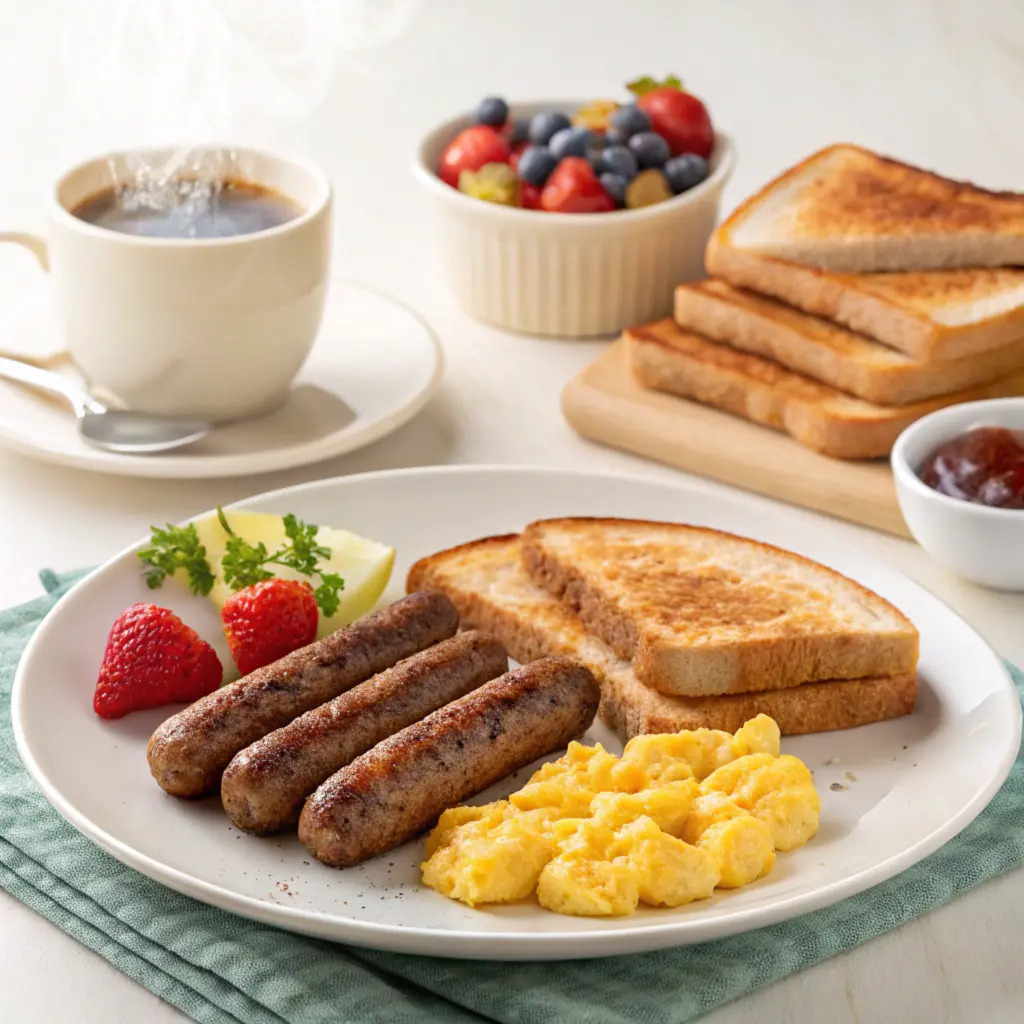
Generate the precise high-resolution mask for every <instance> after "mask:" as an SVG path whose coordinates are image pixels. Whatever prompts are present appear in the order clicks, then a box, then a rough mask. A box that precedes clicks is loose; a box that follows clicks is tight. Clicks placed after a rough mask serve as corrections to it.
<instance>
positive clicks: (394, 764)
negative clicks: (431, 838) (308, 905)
mask: <svg viewBox="0 0 1024 1024" xmlns="http://www.w3.org/2000/svg"><path fill="white" fill-rule="evenodd" d="M599 697H600V690H599V689H598V686H597V683H596V682H595V681H594V677H593V676H592V675H591V674H590V672H588V671H587V669H585V668H584V667H583V666H582V665H580V664H578V663H577V662H575V661H572V660H570V659H569V658H542V659H541V660H540V661H534V662H532V663H531V664H529V665H524V666H523V667H522V668H518V669H515V670H514V671H512V672H508V673H506V674H505V675H503V676H501V677H500V678H499V679H492V680H491V682H489V683H485V684H484V685H483V686H481V687H480V688H479V689H478V690H474V691H473V692H472V693H470V694H468V695H467V696H465V697H461V698H460V699H459V700H457V701H453V702H452V703H451V704H449V705H448V706H447V707H443V708H441V710H440V711H435V712H434V713H433V714H432V715H430V716H429V717H427V718H425V719H424V720H423V721H422V722H417V723H416V725H410V726H409V727H408V728H407V729H403V730H402V731H401V732H399V733H396V734H395V735H394V736H392V737H391V738H390V739H386V740H384V742H383V743H378V744H377V746H375V747H374V748H373V749H372V750H370V751H368V752H367V753H365V754H363V755H362V756H361V757H357V758H356V759H355V760H354V761H353V762H352V763H351V764H350V765H347V766H346V767H345V768H342V769H341V771H339V772H336V773H335V774H334V775H332V776H331V777H330V778H329V779H328V780H327V781H326V782H325V783H324V784H323V785H322V786H320V788H319V789H318V790H317V791H316V792H315V793H314V794H313V795H312V796H311V797H310V798H309V799H308V800H307V801H306V806H305V807H303V809H302V814H301V816H300V817H299V839H300V841H301V842H302V843H303V844H304V845H305V846H306V847H307V848H308V849H309V851H310V852H311V853H312V854H313V856H314V857H316V858H317V859H318V860H321V861H323V862H324V863H325V864H330V865H332V866H333V867H348V866H349V865H352V864H358V863H359V862H360V861H363V860H366V859H367V858H368V857H373V856H374V855H376V854H378V853H383V852H384V851H386V850H390V849H392V848H394V847H395V846H398V845H399V844H401V843H404V842H405V841H406V840H407V839H410V838H411V837H412V836H414V835H416V834H417V833H418V832H421V831H422V830H423V829H425V828H426V827H427V826H428V825H431V824H432V823H433V822H434V821H436V820H437V818H438V816H439V815H440V814H441V812H442V811H443V810H445V808H447V807H453V806H455V804H457V803H459V802H460V801H462V800H465V799H466V798H467V797H471V796H473V795H474V794H475V793H479V792H480V791H481V790H483V789H486V788H487V787H488V786H489V785H491V784H492V783H493V782H497V780H498V779H501V778H504V777H505V776H506V775H509V774H510V773H511V772H514V771H515V770H516V769H517V768H522V767H523V766H524V765H527V764H529V763H530V762H531V761H533V760H535V759H536V758H538V757H543V755H544V754H549V753H551V751H553V750H558V749H559V748H560V747H564V746H565V745H566V744H567V743H568V742H569V740H571V739H575V738H576V737H579V736H581V735H582V734H583V733H584V731H585V730H586V729H587V728H588V727H589V725H590V723H591V722H592V721H593V720H594V714H595V712H596V711H597V704H598V699H599Z"/></svg>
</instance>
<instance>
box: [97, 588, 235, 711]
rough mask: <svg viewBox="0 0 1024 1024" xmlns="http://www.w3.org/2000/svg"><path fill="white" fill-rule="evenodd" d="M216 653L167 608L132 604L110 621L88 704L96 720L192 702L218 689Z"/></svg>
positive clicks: (221, 674)
mask: <svg viewBox="0 0 1024 1024" xmlns="http://www.w3.org/2000/svg"><path fill="white" fill-rule="evenodd" d="M223 678H224V670H223V669H222V668H221V664H220V659H219V658H218V657H217V652H216V651H214V649H213V648H212V647H211V646H210V645H209V644H208V643H207V642H206V641H205V640H203V639H202V638H201V637H200V636H199V634H198V633H197V632H196V631H195V630H194V629H192V628H191V627H190V626H186V625H185V623H184V622H182V621H181V619H179V618H178V616H177V615H175V614H174V612H172V611H168V610H167V609H166V608H159V607H157V605H155V604H136V605H132V607H131V608H126V609H125V610H124V611H123V612H121V614H120V615H119V616H118V617H117V618H116V619H115V620H114V625H113V626H112V627H111V628H110V635H109V636H108V637H107V649H106V650H105V651H104V653H103V664H102V665H100V675H99V679H97V681H96V693H95V695H94V696H93V702H92V706H93V709H94V710H95V712H96V714H97V715H99V716H100V717H101V718H121V717H122V716H124V715H127V714H128V713H129V712H130V711H139V710H141V709H142V708H155V707H159V706H160V705H162V704H173V703H175V702H176V701H187V702H189V703H191V702H192V701H194V700H198V699H199V698H200V697H205V696H206V694H208V693H212V692H213V691H214V690H216V689H217V687H218V686H220V684H221V681H222V680H223Z"/></svg>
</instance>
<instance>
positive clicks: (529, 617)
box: [407, 534, 916, 741]
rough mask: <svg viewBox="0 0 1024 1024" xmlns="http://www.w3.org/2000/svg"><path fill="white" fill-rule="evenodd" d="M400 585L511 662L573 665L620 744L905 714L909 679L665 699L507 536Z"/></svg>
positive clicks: (475, 545)
mask: <svg viewBox="0 0 1024 1024" xmlns="http://www.w3.org/2000/svg"><path fill="white" fill-rule="evenodd" d="M407 587H408V590H409V592H410V593H411V592H412V591H415V590H435V591H439V592H440V593H443V594H445V595H447V597H448V598H449V599H450V600H451V601H452V603H453V604H454V605H455V607H456V608H458V610H459V615H460V616H461V620H462V626H463V628H467V629H468V628H474V629H483V630H486V631H487V632H489V633H492V634H493V635H495V636H497V637H498V639H500V640H501V641H502V643H503V644H504V645H505V647H506V648H507V649H508V651H509V653H510V654H511V655H512V657H513V658H515V659H516V660H517V661H519V662H524V663H525V662H528V661H533V660H535V659H537V658H542V657H545V656H547V655H552V654H564V655H568V656H570V657H574V658H576V659H578V660H579V661H582V662H583V663H584V664H585V665H586V666H587V668H589V669H590V671H591V672H593V673H594V675H595V676H596V677H597V679H598V681H599V682H600V684H601V707H600V710H599V715H600V717H601V720H602V721H603V722H605V724H606V725H608V726H609V727H610V728H611V729H613V730H614V731H615V732H616V733H617V734H618V735H619V736H620V737H621V738H622V740H623V741H625V740H629V739H632V738H633V737H634V736H639V735H641V734H643V733H661V732H678V731H680V730H681V729H700V728H707V729H725V730H728V731H729V732H735V731H736V730H737V729H738V728H739V727H740V726H741V725H742V724H743V723H744V722H745V721H747V720H748V719H750V718H753V717H754V716H755V715H758V714H766V715H771V717H772V718H774V719H775V721H776V722H778V724H779V728H780V729H781V730H782V733H783V735H789V736H792V735H798V734H802V733H809V732H826V731H828V730H831V729H848V728H852V727H853V726H857V725H866V724H868V723H869V722H878V721H882V720H884V719H887V718H897V717H899V716H901V715H907V714H910V712H911V711H913V709H914V699H915V694H916V677H915V674H914V673H913V672H909V673H905V674H902V675H898V676H884V677H877V678H871V679H856V680H851V681H845V682H844V681H835V682H814V683H805V684H804V685H802V686H796V687H791V688H789V689H785V690H769V691H765V692H763V693H750V694H734V695H729V696H724V697H697V698H683V697H669V696H666V695H665V694H662V693H658V692H657V691H656V690H652V689H650V688H649V687H647V686H644V685H643V683H641V682H640V681H639V680H638V679H637V678H636V676H635V675H634V674H633V671H632V669H631V667H630V665H629V663H628V662H625V661H622V660H621V659H619V658H617V657H616V656H615V654H614V652H613V651H612V650H611V648H610V647H608V646H607V645H606V644H604V643H602V641H600V640H598V639H596V638H595V637H592V636H591V635H590V634H589V633H587V631H586V630H585V629H584V627H583V624H582V623H581V622H580V620H579V618H577V616H576V615H575V614H574V613H573V612H572V611H571V610H570V609H569V608H568V607H567V606H566V605H565V604H563V603H562V602H561V601H558V600H556V599H555V598H553V597H552V596H551V595H550V594H548V593H547V592H546V591H543V590H541V589H540V588H539V587H537V586H536V585H535V584H534V583H533V581H532V580H531V579H530V577H529V576H528V575H527V573H526V570H525V569H524V568H523V564H522V559H521V553H520V547H519V538H518V537H517V536H516V535H514V534H513V535H509V536H504V537H488V538H485V539H483V540H479V541H474V542H472V543H469V544H463V545H461V546H460V547H456V548H451V549H449V550H447V551H441V552H438V553H437V554H435V555H431V556H429V557H428V558H424V559H422V560H420V561H419V562H417V563H416V564H415V565H414V566H413V567H412V570H411V571H410V573H409V578H408V583H407Z"/></svg>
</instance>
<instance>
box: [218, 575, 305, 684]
mask: <svg viewBox="0 0 1024 1024" xmlns="http://www.w3.org/2000/svg"><path fill="white" fill-rule="evenodd" d="M220 617H221V620H222V621H223V623H224V633H225V634H226V636H227V638H228V647H230V648H231V657H233V658H234V659H235V664H236V665H237V666H238V671H239V672H241V673H242V675H248V674H249V673H250V672H254V671H255V670H256V669H258V668H262V667H263V666H264V665H269V664H270V663H271V662H272V661H277V659H278V658H283V657H284V656H285V655H286V654H290V653H291V652H292V651H294V650H298V648H300V647H305V646H306V644H311V643H312V642H313V641H314V640H315V639H316V629H317V624H318V620H319V613H318V612H317V608H316V597H315V596H314V594H313V588H312V587H311V586H310V585H309V584H308V583H304V582H302V581H300V580H283V579H277V578H274V579H269V580H261V581H260V582H259V583H254V584H253V585H252V586H249V587H245V588H244V589H243V590H239V591H237V592H236V593H234V594H232V595H231V597H229V598H228V599H227V601H225V602H224V608H223V609H222V610H221V613H220Z"/></svg>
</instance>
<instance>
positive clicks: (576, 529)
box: [407, 518, 918, 740]
mask: <svg viewBox="0 0 1024 1024" xmlns="http://www.w3.org/2000/svg"><path fill="white" fill-rule="evenodd" d="M407 589H408V590H409V592H414V591H417V590H432V591H438V592H440V593H443V594H445V595H446V596H447V597H448V598H449V599H450V600H451V601H452V603H453V604H454V605H455V607H456V608H457V609H458V611H459V615H460V621H461V625H462V627H463V628H476V629H481V630H485V631H487V632H488V633H491V634H492V635H495V636H497V637H498V638H499V639H500V640H501V641H502V643H503V644H504V645H505V647H506V648H507V649H508V651H509V653H510V655H511V656H512V657H513V658H515V659H516V660H518V661H520V662H524V663H525V662H530V661H534V660H536V659H538V658H542V657H545V656H549V655H568V656H570V657H573V658H575V659H576V660H577V661H580V662H582V663H583V664H584V665H585V666H586V667H587V668H588V669H590V671H591V672H592V673H593V674H594V676H595V677H596V678H597V680H598V681H599V683H600V685H601V705H600V711H599V714H600V717H601V719H602V720H603V721H604V722H605V723H606V724H607V725H608V726H609V727H610V728H612V729H613V730H614V731H615V732H616V733H617V734H618V735H619V736H620V737H621V738H622V739H623V740H628V739H630V738H632V737H633V736H637V735H640V734H643V733H661V732H677V731H679V730H682V729H697V728H702V727H704V728H716V729H723V730H728V731H733V732H734V731H735V730H736V729H738V728H739V727H740V726H742V725H743V723H744V722H746V721H747V720H748V719H750V718H752V717H754V716H755V715H758V714H761V713H763V714H767V715H770V716H771V717H772V718H774V719H775V721H776V722H777V723H778V724H779V727H780V729H781V731H782V733H783V734H789V735H793V734H800V733H809V732H822V731H826V730H830V729H843V728H849V727H852V726H856V725H864V724H867V723H869V722H877V721H881V720H883V719H888V718H895V717H898V716H900V715H904V714H909V713H910V712H911V711H912V710H913V707H914V700H915V694H916V665H917V658H918V634H917V631H916V629H915V628H914V626H913V625H912V624H911V623H910V622H909V621H908V620H907V619H906V618H905V617H904V616H903V615H902V614H901V613H900V612H899V611H898V610H897V609H896V608H894V607H893V606H892V605H891V604H889V603H888V602H887V601H885V600H883V599H882V598H881V597H879V596H878V595H876V594H874V593H872V592H871V591H869V590H867V589H865V588H864V587H861V586H860V585H859V584H857V583H854V582H853V581H852V580H849V579H847V578H846V577H844V576H842V575H840V574H839V573H836V572H834V571H833V570H831V569H828V568H826V567H824V566H822V565H818V564H817V563H815V562H811V561H809V560H807V559H805V558H802V557H800V556H798V555H795V554H792V553H790V552H787V551H782V550H780V549H778V548H774V547H771V546H769V545H766V544H761V543H758V542H756V541H752V540H746V539H744V538H740V537H735V536H732V535H730V534H726V533H721V532H719V531H716V530H709V529H704V528H700V527H693V526H683V525H678V524H670V523H652V522H645V521H640V520H624V519H587V518H575V519H549V520H541V521H539V522H535V523H532V524H530V525H529V526H528V527H527V528H526V529H525V530H524V531H523V532H522V534H518V535H515V534H512V535H507V536H501V537H488V538H485V539H483V540H478V541H474V542H472V543H469V544H463V545H461V546H459V547H455V548H450V549H448V550H446V551H441V552H439V553H437V554H435V555H431V556H429V557H427V558H424V559H421V560H420V561H419V562H417V563H416V564H415V565H414V566H413V568H412V569H411V570H410V573H409V577H408V581H407Z"/></svg>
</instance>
